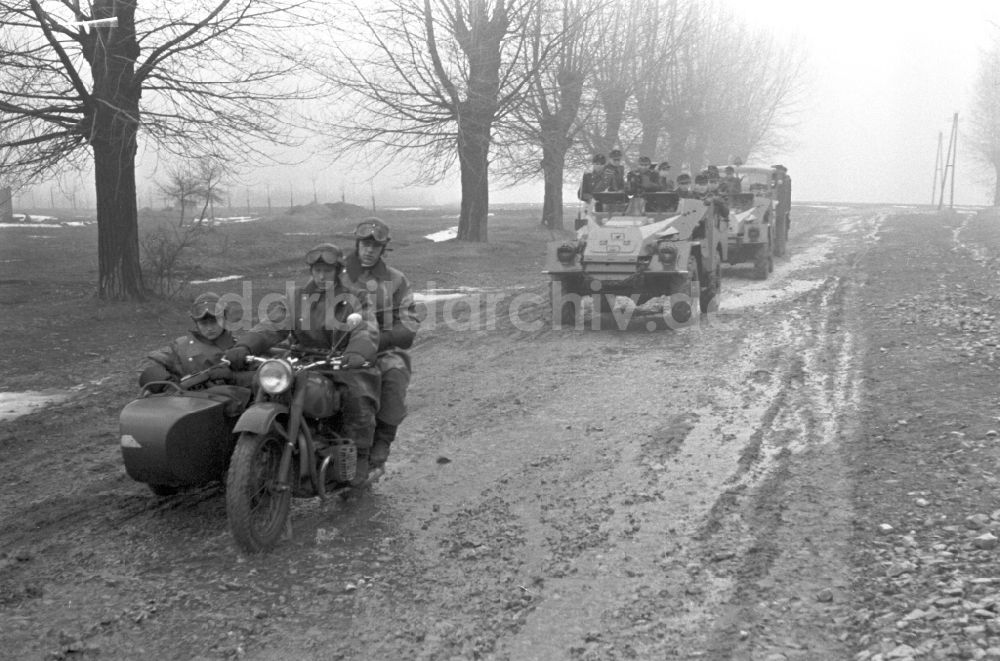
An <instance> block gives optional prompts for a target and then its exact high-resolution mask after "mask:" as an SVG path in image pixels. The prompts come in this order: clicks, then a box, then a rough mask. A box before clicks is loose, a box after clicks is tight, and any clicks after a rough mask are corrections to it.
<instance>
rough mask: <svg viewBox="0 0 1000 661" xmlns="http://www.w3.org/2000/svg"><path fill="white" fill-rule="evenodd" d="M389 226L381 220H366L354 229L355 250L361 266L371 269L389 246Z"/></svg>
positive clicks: (372, 218)
mask: <svg viewBox="0 0 1000 661" xmlns="http://www.w3.org/2000/svg"><path fill="white" fill-rule="evenodd" d="M389 241H390V238H389V226H388V225H386V224H385V221H383V220H382V219H381V218H375V217H374V216H373V217H371V218H365V219H364V220H362V221H361V222H360V223H358V226H357V227H356V228H355V229H354V250H355V251H356V252H357V253H358V259H359V260H360V261H361V266H363V267H364V268H371V267H372V266H374V265H375V264H376V262H378V260H379V259H381V258H382V253H383V252H385V250H386V246H387V245H388V244H389Z"/></svg>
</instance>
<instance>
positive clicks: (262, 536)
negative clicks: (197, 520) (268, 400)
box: [226, 428, 292, 553]
mask: <svg viewBox="0 0 1000 661" xmlns="http://www.w3.org/2000/svg"><path fill="white" fill-rule="evenodd" d="M284 444H285V441H284V438H282V436H281V434H279V433H278V432H277V431H276V430H275V429H273V428H272V429H269V430H268V431H267V433H266V434H252V433H250V432H244V433H243V434H241V435H240V440H239V441H237V443H236V450H234V451H233V459H232V462H231V463H230V466H229V476H228V477H227V479H226V514H227V516H228V517H229V527H230V529H231V530H232V533H233V537H234V538H235V539H236V543H237V545H239V547H240V548H241V549H243V550H244V551H246V552H247V553H260V552H261V551H268V550H270V549H272V548H273V547H274V546H275V545H276V544H277V543H278V540H279V539H280V538H281V535H282V533H283V532H284V530H285V522H286V521H287V520H288V513H289V510H290V509H291V504H292V492H291V490H290V489H288V488H285V489H281V488H280V487H279V485H278V483H279V481H280V480H279V474H278V473H279V467H280V465H281V452H282V448H283V446H284Z"/></svg>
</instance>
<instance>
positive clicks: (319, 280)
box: [306, 243, 344, 287]
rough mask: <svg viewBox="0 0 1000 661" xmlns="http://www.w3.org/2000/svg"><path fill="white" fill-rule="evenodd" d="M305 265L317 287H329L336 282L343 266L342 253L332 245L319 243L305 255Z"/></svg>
mask: <svg viewBox="0 0 1000 661" xmlns="http://www.w3.org/2000/svg"><path fill="white" fill-rule="evenodd" d="M306 264H308V265H309V275H310V276H312V280H313V282H314V283H315V284H316V285H317V286H319V287H325V286H329V285H330V284H333V283H334V282H336V279H337V274H338V273H339V272H340V269H341V267H342V266H343V264H344V252H343V251H342V250H341V249H340V248H338V247H337V246H335V245H333V244H332V243H321V244H319V245H318V246H315V247H313V248H312V249H311V250H310V251H309V252H307V253H306Z"/></svg>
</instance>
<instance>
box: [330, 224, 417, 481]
mask: <svg viewBox="0 0 1000 661" xmlns="http://www.w3.org/2000/svg"><path fill="white" fill-rule="evenodd" d="M389 241H390V237H389V227H388V225H386V224H385V223H384V222H382V220H380V219H379V218H368V219H366V220H363V221H361V223H359V224H358V226H357V228H355V230H354V252H353V253H351V254H349V255H348V256H347V258H346V259H345V260H344V275H345V277H346V280H347V283H348V286H350V287H352V288H354V289H360V290H363V291H367V292H368V293H369V297H370V300H371V301H372V304H373V305H374V307H375V315H376V317H377V319H378V325H379V329H380V332H379V343H378V360H377V362H376V365H377V366H378V368H379V372H380V373H381V375H382V380H381V382H382V386H381V388H382V390H381V396H380V398H379V402H380V404H379V409H378V415H377V416H376V417H375V440H374V442H373V443H372V454H371V463H372V466H373V467H379V466H382V465H384V464H385V462H386V460H387V459H388V458H389V446H390V445H391V444H392V442H393V440H394V439H395V438H396V430H397V428H398V427H399V425H400V424H401V423H402V422H403V418H405V417H406V389H407V387H408V386H409V385H410V374H411V363H410V355H409V354H408V353H407V352H406V350H407V349H409V348H410V347H411V346H412V345H413V338H414V337H415V336H416V334H417V327H418V326H419V325H420V320H419V319H417V309H416V305H415V303H414V300H413V293H412V292H411V290H410V282H409V281H408V280H407V279H406V276H405V275H403V272H402V271H400V270H398V269H395V268H393V267H391V266H389V265H387V264H386V263H385V260H384V258H385V253H386V252H387V251H388V250H389V248H388V245H389Z"/></svg>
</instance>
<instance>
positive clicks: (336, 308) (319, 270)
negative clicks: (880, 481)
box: [226, 243, 380, 485]
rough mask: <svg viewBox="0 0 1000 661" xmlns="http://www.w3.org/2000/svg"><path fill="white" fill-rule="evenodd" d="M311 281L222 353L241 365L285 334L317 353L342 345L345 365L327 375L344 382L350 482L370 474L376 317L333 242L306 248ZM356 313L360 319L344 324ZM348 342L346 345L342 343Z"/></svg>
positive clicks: (375, 392)
mask: <svg viewBox="0 0 1000 661" xmlns="http://www.w3.org/2000/svg"><path fill="white" fill-rule="evenodd" d="M305 261H306V264H307V265H308V266H309V276H310V280H309V282H308V283H307V284H306V285H305V286H303V287H298V288H296V289H295V292H294V294H293V295H292V297H291V299H287V298H285V299H283V300H282V301H281V302H280V304H279V305H278V306H276V307H275V308H274V309H273V310H271V311H269V314H268V316H267V318H266V319H262V320H261V321H260V323H258V324H257V325H256V326H254V327H253V328H252V329H251V330H250V331H249V332H247V333H245V334H244V335H243V336H241V337H240V339H239V340H237V343H236V345H235V346H234V347H233V348H232V349H229V350H228V351H226V358H227V359H228V360H229V362H230V363H231V364H232V365H233V367H234V368H236V369H239V368H240V367H242V366H243V365H244V363H245V362H246V358H247V356H248V355H250V354H261V353H263V352H265V351H267V350H268V349H270V348H271V347H273V346H275V345H276V344H278V343H279V342H281V341H282V340H284V339H285V338H287V337H288V336H289V335H291V336H292V341H293V343H294V344H295V345H297V346H299V347H303V348H306V349H311V350H314V351H318V352H329V351H333V350H335V349H343V354H342V355H343V359H344V366H345V367H346V368H347V369H342V370H338V371H337V372H336V373H335V376H332V377H331V378H332V379H333V380H334V381H335V382H336V383H338V384H340V385H343V386H346V392H344V393H343V396H342V398H341V406H342V409H341V410H342V413H343V424H342V426H341V432H342V433H343V434H344V436H346V437H347V438H350V439H351V440H352V441H354V444H355V446H356V447H357V449H358V463H357V469H356V471H355V477H354V480H353V482H352V484H354V485H361V484H364V482H366V481H367V479H368V472H369V468H370V465H371V464H370V457H371V447H372V436H373V435H374V433H375V411H376V410H378V396H379V389H380V383H379V371H378V369H377V368H375V367H374V366H373V364H374V363H375V360H376V354H377V353H378V346H379V329H378V321H377V320H376V318H375V310H374V308H373V307H372V306H371V305H370V304H369V299H368V295H367V294H366V292H364V291H363V290H362V291H355V290H353V289H351V288H349V287H348V286H347V284H346V283H344V282H343V281H342V279H341V277H340V272H341V269H342V268H343V264H344V253H343V252H342V251H341V250H340V248H338V247H337V246H335V245H333V244H332V243H321V244H320V245H318V246H316V247H314V248H313V249H312V250H310V251H309V252H307V253H306V260H305ZM354 312H357V313H358V314H360V315H361V319H362V320H361V323H360V324H358V325H357V326H355V327H353V328H352V327H350V326H348V324H347V321H346V320H347V317H348V316H349V315H350V314H351V313H354ZM345 342H346V345H345Z"/></svg>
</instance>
